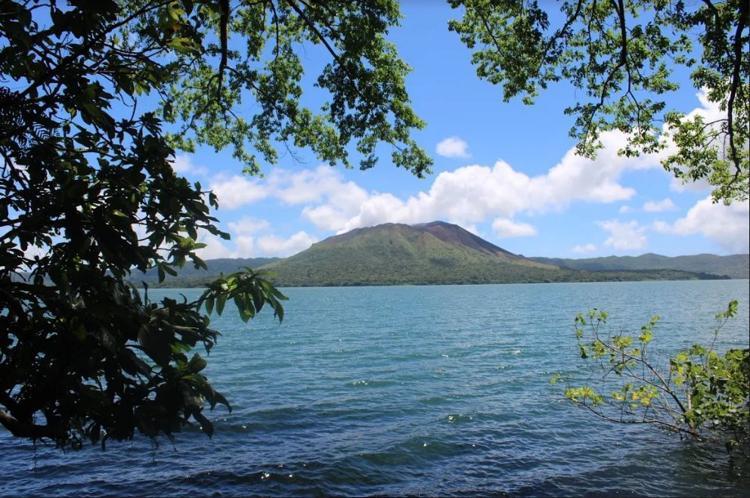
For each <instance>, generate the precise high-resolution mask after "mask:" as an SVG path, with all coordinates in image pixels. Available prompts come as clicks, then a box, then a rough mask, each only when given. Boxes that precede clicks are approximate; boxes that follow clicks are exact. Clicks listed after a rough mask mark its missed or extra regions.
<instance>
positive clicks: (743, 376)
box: [565, 301, 750, 455]
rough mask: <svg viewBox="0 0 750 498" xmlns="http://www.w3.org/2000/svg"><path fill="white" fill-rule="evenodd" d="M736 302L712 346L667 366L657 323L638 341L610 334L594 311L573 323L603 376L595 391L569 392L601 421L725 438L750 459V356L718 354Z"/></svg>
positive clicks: (584, 353)
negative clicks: (655, 344)
mask: <svg viewBox="0 0 750 498" xmlns="http://www.w3.org/2000/svg"><path fill="white" fill-rule="evenodd" d="M737 309H738V303H737V301H731V302H730V303H729V306H728V307H727V309H726V310H725V311H723V312H721V313H718V314H717V315H716V320H717V322H718V323H717V326H716V328H715V329H714V332H713V340H712V342H711V344H709V345H701V344H693V345H692V346H691V347H690V348H689V349H688V350H686V351H680V352H678V353H677V354H675V355H674V356H672V357H671V358H669V359H668V361H662V359H661V358H660V357H659V356H658V355H657V354H655V353H654V352H653V351H652V346H651V343H652V341H653V340H654V337H655V335H656V325H657V323H658V322H659V317H658V316H654V317H653V318H651V320H650V321H649V322H648V323H647V324H645V325H643V327H641V330H640V331H639V332H638V333H637V334H624V333H616V334H611V335H606V334H605V327H606V324H607V318H608V315H607V313H606V312H604V311H599V310H596V309H594V310H591V311H589V313H588V314H586V315H583V314H579V315H578V316H577V317H576V319H575V333H576V339H577V341H578V350H579V352H580V356H581V358H582V359H583V360H584V361H585V362H587V363H588V364H589V366H590V367H591V368H592V373H594V375H596V372H599V373H600V374H601V376H600V378H599V379H598V380H597V381H596V383H595V384H594V385H592V384H585V385H575V386H569V387H568V388H567V389H566V390H565V396H566V397H567V398H568V399H569V400H570V401H572V402H573V403H575V404H576V405H578V406H580V407H582V408H585V409H587V410H589V411H591V412H593V413H594V414H596V415H597V416H599V417H601V418H603V419H605V420H609V421H614V422H619V423H624V424H647V425H653V426H656V427H658V428H661V429H665V430H668V431H672V432H677V433H679V434H681V435H683V436H687V437H690V438H695V439H707V438H721V439H723V440H724V441H725V442H726V443H727V448H728V449H729V450H732V451H734V450H740V451H743V452H744V453H746V454H748V455H750V350H748V349H747V348H745V349H729V350H727V351H725V352H724V353H719V352H718V351H716V349H715V347H714V346H715V343H716V340H717V337H718V335H719V333H720V331H721V329H722V327H723V326H724V325H725V324H726V323H727V321H728V320H729V319H730V318H732V317H734V316H735V315H736V314H737Z"/></svg>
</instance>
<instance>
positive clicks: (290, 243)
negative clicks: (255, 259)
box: [257, 231, 318, 256]
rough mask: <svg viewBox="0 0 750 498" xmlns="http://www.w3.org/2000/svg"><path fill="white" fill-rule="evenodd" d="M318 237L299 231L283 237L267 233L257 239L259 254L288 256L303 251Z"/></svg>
mask: <svg viewBox="0 0 750 498" xmlns="http://www.w3.org/2000/svg"><path fill="white" fill-rule="evenodd" d="M317 241H318V239H316V238H315V237H313V236H311V235H308V234H307V233H306V232H303V231H300V232H297V233H295V234H294V235H292V236H291V237H289V238H287V239H285V238H282V237H277V236H275V235H267V236H265V237H261V238H259V239H258V240H257V245H258V255H259V256H290V255H292V254H296V253H298V252H300V251H304V250H305V249H307V248H309V247H310V246H311V245H312V244H314V243H315V242H317Z"/></svg>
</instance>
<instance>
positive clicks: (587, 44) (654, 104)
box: [449, 0, 750, 202]
mask: <svg viewBox="0 0 750 498" xmlns="http://www.w3.org/2000/svg"><path fill="white" fill-rule="evenodd" d="M449 3H450V4H451V6H453V7H454V8H459V7H461V8H462V10H463V17H462V18H461V19H458V20H454V21H452V22H451V23H450V29H451V30H453V31H455V32H456V33H458V34H459V35H460V37H461V40H462V41H463V42H464V43H465V44H466V46H467V47H468V48H469V49H470V50H472V52H473V55H472V61H473V63H474V64H475V65H476V70H477V75H478V76H479V77H480V78H482V79H485V80H487V81H489V82H490V83H493V84H497V85H500V86H501V87H502V93H503V98H504V99H505V100H506V101H507V100H510V99H512V98H515V97H520V98H522V99H523V101H524V102H526V103H529V104H530V103H533V101H534V98H535V97H536V96H537V95H538V94H539V92H541V91H544V90H545V89H546V88H547V87H548V86H549V85H550V84H553V83H556V82H559V81H567V82H569V83H570V84H572V85H573V86H574V87H575V88H576V89H579V90H581V91H582V92H581V93H577V97H576V98H577V102H574V103H572V104H571V105H570V106H569V107H568V108H567V109H566V111H565V112H566V113H567V114H570V115H572V116H574V118H575V121H574V124H573V127H572V128H571V130H570V133H571V135H572V136H573V137H575V138H576V139H578V151H579V152H580V153H582V154H584V155H587V156H593V155H595V154H596V150H597V149H598V148H599V147H600V143H599V140H598V137H599V135H600V133H601V132H603V131H607V130H620V131H622V132H625V133H626V134H627V135H628V142H627V145H626V146H625V147H624V148H623V150H622V151H621V153H623V154H626V155H637V154H640V153H644V152H655V151H658V150H662V149H665V148H668V150H667V154H666V158H665V159H664V161H663V165H664V167H665V168H666V169H668V170H671V171H672V172H673V173H674V174H675V176H676V177H678V178H681V179H683V180H685V181H695V180H701V179H704V180H706V181H708V183H710V184H711V185H712V187H713V188H714V191H713V198H714V200H716V201H718V200H723V201H726V202H730V201H732V200H744V199H747V198H748V170H749V169H750V167H749V165H750V156H749V153H748V149H749V147H750V56H749V55H748V54H749V53H750V50H749V49H750V46H749V43H750V12H749V9H750V7H748V2H747V0H725V1H714V0H703V1H695V2H683V1H672V0H564V1H559V2H546V1H537V0H531V1H520V0H449ZM681 68H685V69H687V70H688V71H689V72H690V74H691V78H692V82H693V85H694V86H695V88H696V89H698V90H701V91H704V92H705V94H706V97H707V98H708V100H709V101H710V102H711V103H713V104H714V105H716V106H718V108H719V111H720V116H719V117H717V118H716V119H706V118H705V117H704V116H702V115H693V116H686V115H685V114H683V113H681V112H678V111H677V110H675V109H671V108H670V106H669V93H670V92H672V91H674V90H676V89H677V88H678V85H677V83H676V82H675V79H674V74H675V72H676V71H678V70H680V69H681Z"/></svg>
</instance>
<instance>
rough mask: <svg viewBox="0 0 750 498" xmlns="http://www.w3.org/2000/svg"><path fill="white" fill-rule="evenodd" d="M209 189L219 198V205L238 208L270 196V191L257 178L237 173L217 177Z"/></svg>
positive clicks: (226, 207) (224, 207) (225, 207)
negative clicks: (230, 175)
mask: <svg viewBox="0 0 750 498" xmlns="http://www.w3.org/2000/svg"><path fill="white" fill-rule="evenodd" d="M209 190H211V191H213V193H214V194H216V196H217V197H218V198H219V207H220V208H223V209H236V208H238V207H241V206H244V205H246V204H252V203H253V202H256V201H259V200H261V199H264V198H266V197H268V195H269V191H268V189H267V188H265V187H264V186H263V185H261V183H260V182H259V181H258V180H256V179H250V178H248V177H246V176H241V175H235V176H232V177H217V178H216V179H215V180H214V182H212V183H211V186H210V188H209Z"/></svg>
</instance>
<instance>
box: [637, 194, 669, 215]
mask: <svg viewBox="0 0 750 498" xmlns="http://www.w3.org/2000/svg"><path fill="white" fill-rule="evenodd" d="M674 209H677V206H675V204H674V202H672V199H670V198H669V197H667V198H666V199H662V200H660V201H647V202H645V203H644V204H643V210H644V211H646V212H647V213H661V212H664V211H672V210H674Z"/></svg>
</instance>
